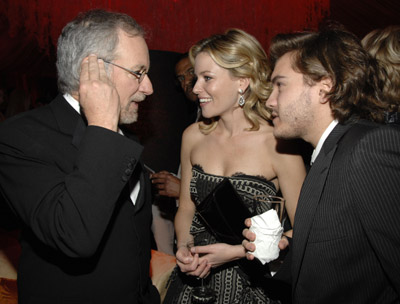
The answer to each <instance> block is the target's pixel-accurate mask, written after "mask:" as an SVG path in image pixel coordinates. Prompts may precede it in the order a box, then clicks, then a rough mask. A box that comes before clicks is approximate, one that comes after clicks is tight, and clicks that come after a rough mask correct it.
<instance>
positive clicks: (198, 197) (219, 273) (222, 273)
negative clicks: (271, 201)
mask: <svg viewBox="0 0 400 304" xmlns="http://www.w3.org/2000/svg"><path fill="white" fill-rule="evenodd" d="M224 178H225V177H224V176H217V175H212V174H208V173H205V172H204V170H203V169H202V168H201V166H199V165H194V166H193V168H192V179H191V182H190V193H191V198H192V200H193V202H194V203H195V204H196V205H198V204H199V203H200V202H201V201H202V200H203V199H204V198H205V197H206V196H207V195H208V194H209V193H210V192H211V191H212V190H213V189H214V188H215V186H216V185H217V184H218V183H220V182H221V181H222V180H223V179H224ZM229 180H230V182H231V183H232V185H233V186H234V187H235V189H236V191H237V192H238V194H239V195H240V196H241V198H242V200H243V202H244V203H245V204H246V206H247V207H248V208H249V210H250V212H252V213H254V212H255V213H257V214H260V213H263V212H265V211H267V210H262V209H261V205H259V204H257V203H256V201H255V200H254V196H255V195H262V194H265V195H276V192H277V191H276V188H275V185H274V184H273V183H272V182H270V181H267V180H266V179H265V178H263V177H261V176H249V175H246V174H244V173H236V174H234V175H233V176H231V177H229ZM190 233H191V234H192V235H193V237H194V242H195V244H196V243H197V244H198V242H199V240H202V239H207V240H209V242H208V243H209V244H213V243H216V240H215V238H214V237H213V236H212V235H211V234H210V233H209V232H208V231H207V230H206V228H205V227H204V225H203V224H202V223H201V221H200V220H199V218H198V216H197V213H195V215H194V217H193V221H192V225H191V227H190ZM199 283H200V282H199V280H197V279H196V278H194V277H192V276H187V275H186V274H183V273H181V272H180V270H179V268H178V267H176V268H175V269H174V271H173V273H172V275H171V278H170V280H169V283H168V292H167V295H166V298H165V300H164V304H170V303H179V304H189V303H192V302H191V290H192V288H193V287H194V286H198V284H199ZM258 283H259V282H254V281H251V280H250V278H249V277H248V276H247V275H246V274H245V273H244V272H243V271H242V270H241V269H240V268H239V266H237V264H236V263H235V262H232V263H227V264H225V265H222V266H220V267H218V268H215V269H212V272H211V274H210V275H209V276H208V278H207V279H206V284H207V285H208V286H210V287H211V288H212V289H213V290H215V291H216V293H217V298H216V301H215V303H217V304H234V303H241V304H255V303H263V304H265V303H275V302H273V301H270V299H269V298H268V296H267V295H266V294H265V291H264V289H263V287H262V284H258Z"/></svg>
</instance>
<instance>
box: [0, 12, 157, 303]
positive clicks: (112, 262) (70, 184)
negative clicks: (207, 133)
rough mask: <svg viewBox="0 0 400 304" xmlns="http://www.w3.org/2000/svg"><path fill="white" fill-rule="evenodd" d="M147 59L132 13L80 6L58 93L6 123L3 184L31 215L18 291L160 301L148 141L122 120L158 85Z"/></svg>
mask: <svg viewBox="0 0 400 304" xmlns="http://www.w3.org/2000/svg"><path fill="white" fill-rule="evenodd" d="M100 58H101V59H100ZM149 68H150V61H149V52H148V48H147V45H146V42H145V40H144V32H143V29H142V28H141V27H140V25H138V24H137V23H136V22H135V21H134V20H133V19H132V18H131V17H129V16H127V15H125V14H120V13H110V12H106V11H103V10H93V11H89V12H86V13H83V14H80V15H79V16H78V17H77V18H76V19H75V20H73V21H71V22H70V23H69V24H67V25H66V26H65V28H64V29H63V31H62V33H61V36H60V38H59V41H58V50H57V70H58V85H59V90H60V92H61V94H60V95H59V96H58V97H56V99H55V100H54V101H53V102H52V103H50V104H49V105H48V106H44V107H42V108H39V109H37V110H34V111H30V112H26V113H24V114H23V115H20V116H18V117H15V118H12V119H9V120H7V121H5V122H3V123H2V125H1V127H0V185H1V186H0V190H1V192H2V194H3V195H4V197H5V198H6V200H7V202H8V203H9V205H10V206H11V208H12V209H13V210H14V211H15V213H16V214H17V215H18V217H19V218H20V219H21V221H22V223H23V228H22V238H21V245H22V254H21V258H20V264H19V269H18V292H19V303H22V304H23V303H41V304H43V303H96V304H99V303H119V304H123V303H127V304H128V303H129V304H132V303H159V302H160V297H159V294H158V292H157V290H156V289H155V287H154V286H153V285H152V284H151V280H150V278H149V262H150V257H151V253H150V244H151V230H150V226H151V191H150V183H149V178H148V175H147V173H146V171H145V170H143V163H142V161H141V153H142V150H143V147H142V146H141V145H140V144H139V143H138V142H137V140H136V139H135V137H132V136H131V135H130V134H129V133H127V132H126V131H125V130H124V128H123V127H122V125H124V124H130V123H133V122H135V121H136V120H137V118H138V109H139V105H140V103H141V102H142V101H144V100H145V98H146V96H148V95H150V94H152V92H153V88H152V84H151V82H150V79H149V78H148V76H147V71H148V70H149Z"/></svg>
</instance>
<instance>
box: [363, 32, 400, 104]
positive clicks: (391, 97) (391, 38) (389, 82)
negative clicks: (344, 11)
mask: <svg viewBox="0 0 400 304" xmlns="http://www.w3.org/2000/svg"><path fill="white" fill-rule="evenodd" d="M362 44H363V46H364V48H365V49H366V50H367V52H368V53H369V54H370V55H371V56H372V57H374V58H375V59H376V60H377V61H378V64H379V66H380V67H381V71H380V73H379V75H378V76H379V78H381V80H382V93H383V99H384V101H386V102H388V103H389V106H388V111H392V112H399V110H400V26H399V25H392V26H388V27H386V28H385V29H377V30H373V31H372V32H370V33H368V34H367V35H366V36H365V37H364V39H363V40H362Z"/></svg>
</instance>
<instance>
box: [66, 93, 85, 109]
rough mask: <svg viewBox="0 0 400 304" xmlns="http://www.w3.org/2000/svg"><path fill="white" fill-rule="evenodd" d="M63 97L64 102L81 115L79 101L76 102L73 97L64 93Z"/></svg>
mask: <svg viewBox="0 0 400 304" xmlns="http://www.w3.org/2000/svg"><path fill="white" fill-rule="evenodd" d="M63 96H64V98H65V100H66V101H67V102H68V103H69V104H70V106H71V107H73V108H74V110H75V111H76V112H78V113H79V114H81V106H80V105H79V101H77V100H76V99H75V98H74V97H72V96H71V95H70V94H68V93H65V94H64V95H63Z"/></svg>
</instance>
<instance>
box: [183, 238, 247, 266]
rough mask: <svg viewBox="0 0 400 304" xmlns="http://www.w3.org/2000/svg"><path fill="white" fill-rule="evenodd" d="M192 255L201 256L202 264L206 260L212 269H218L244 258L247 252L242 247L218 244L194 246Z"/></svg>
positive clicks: (191, 249)
mask: <svg viewBox="0 0 400 304" xmlns="http://www.w3.org/2000/svg"><path fill="white" fill-rule="evenodd" d="M190 251H191V252H192V254H199V255H200V259H199V260H200V263H202V262H203V261H204V260H206V261H207V264H208V265H210V266H211V268H216V267H218V266H221V265H223V264H225V263H228V262H231V261H234V260H237V259H239V258H243V257H244V255H245V251H244V250H243V247H242V246H240V245H239V246H233V245H228V244H224V243H217V244H211V245H205V246H194V247H192V248H190Z"/></svg>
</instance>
